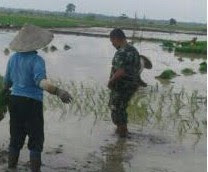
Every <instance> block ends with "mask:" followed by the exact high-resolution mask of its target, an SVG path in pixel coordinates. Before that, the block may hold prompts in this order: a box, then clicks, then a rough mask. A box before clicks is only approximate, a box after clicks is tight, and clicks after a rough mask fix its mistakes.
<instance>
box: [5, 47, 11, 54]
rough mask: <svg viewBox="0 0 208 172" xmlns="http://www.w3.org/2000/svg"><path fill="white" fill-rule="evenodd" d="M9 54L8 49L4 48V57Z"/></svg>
mask: <svg viewBox="0 0 208 172" xmlns="http://www.w3.org/2000/svg"><path fill="white" fill-rule="evenodd" d="M9 53H10V51H9V49H8V48H5V49H4V54H5V55H6V56H8V55H9Z"/></svg>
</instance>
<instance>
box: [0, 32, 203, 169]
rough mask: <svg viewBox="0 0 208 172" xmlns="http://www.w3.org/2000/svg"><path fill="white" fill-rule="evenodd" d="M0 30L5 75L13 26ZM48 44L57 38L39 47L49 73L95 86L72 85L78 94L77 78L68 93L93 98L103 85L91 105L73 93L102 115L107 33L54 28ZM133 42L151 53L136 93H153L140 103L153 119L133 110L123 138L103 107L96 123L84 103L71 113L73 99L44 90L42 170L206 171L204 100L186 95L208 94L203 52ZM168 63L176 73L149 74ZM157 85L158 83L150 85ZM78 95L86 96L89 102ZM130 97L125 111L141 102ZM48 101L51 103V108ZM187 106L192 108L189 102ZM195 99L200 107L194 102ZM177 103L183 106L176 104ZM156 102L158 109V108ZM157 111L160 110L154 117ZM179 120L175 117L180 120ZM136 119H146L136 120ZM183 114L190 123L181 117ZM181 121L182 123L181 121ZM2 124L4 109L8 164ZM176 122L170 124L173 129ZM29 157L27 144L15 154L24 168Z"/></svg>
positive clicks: (1, 154)
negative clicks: (168, 76)
mask: <svg viewBox="0 0 208 172" xmlns="http://www.w3.org/2000/svg"><path fill="white" fill-rule="evenodd" d="M0 33H1V34H0V47H1V48H0V61H1V63H0V74H2V75H3V74H4V72H5V69H6V64H7V61H8V59H9V56H6V55H4V53H3V51H4V48H6V47H7V46H8V43H9V42H10V41H11V39H12V38H13V36H14V35H15V34H14V33H13V32H0ZM178 37H180V35H179V36H178ZM180 38H181V37H180ZM65 44H67V45H69V46H70V47H71V49H70V50H68V51H65V50H64V49H63V47H64V45H65ZM51 45H55V46H56V47H57V48H58V50H57V51H54V52H50V51H49V52H48V53H45V52H44V51H42V50H40V51H39V53H40V55H42V56H43V57H44V59H45V61H46V67H47V71H48V77H49V78H52V79H55V80H59V81H61V82H64V83H66V84H69V83H71V81H73V82H74V81H76V82H77V83H79V81H82V82H84V83H88V84H91V85H93V86H94V87H89V89H84V88H82V90H81V91H80V90H79V89H78V91H77V92H78V93H77V92H76V88H81V87H82V86H80V85H79V84H78V86H79V87H78V86H77V85H75V87H73V88H72V87H69V88H68V87H67V88H68V89H69V91H72V89H75V91H73V94H74V95H75V94H76V95H79V96H83V97H85V94H88V96H92V97H93V96H96V95H97V94H93V91H97V89H96V88H100V87H102V88H103V90H104V92H103V93H102V94H103V95H102V96H104V97H103V98H102V99H99V98H97V97H93V98H95V100H96V103H97V106H96V105H94V107H93V106H92V105H91V104H88V103H90V101H89V102H87V99H82V98H80V99H79V98H77V103H76V104H78V103H79V104H80V105H83V106H84V107H85V108H86V107H88V110H89V106H90V105H91V106H92V107H90V108H92V110H93V113H95V112H96V113H97V116H100V114H99V110H100V109H99V108H98V104H99V106H100V107H105V106H106V101H107V98H108V91H107V88H106V84H107V81H108V77H109V73H110V68H111V60H112V57H113V54H114V53H115V49H114V48H113V47H112V45H111V43H110V41H109V39H107V38H93V37H84V36H73V35H55V39H54V41H53V42H52V43H51ZM135 46H136V47H137V48H138V50H139V52H140V53H141V54H143V55H146V56H147V57H149V58H150V59H151V61H152V63H153V69H152V70H144V72H143V73H142V78H143V80H144V81H145V82H147V83H148V85H149V86H148V87H147V88H145V89H142V90H140V92H143V93H144V95H143V97H145V96H146V97H148V98H149V99H148V100H151V101H149V103H148V104H145V107H146V105H152V108H153V110H155V112H154V114H157V115H156V117H157V118H155V116H152V115H151V113H148V115H147V116H144V118H145V120H144V119H143V118H142V116H139V118H138V119H139V120H138V119H137V117H135V116H130V124H129V131H130V133H131V134H130V135H129V137H128V138H127V139H121V138H118V137H117V136H116V135H115V134H114V126H113V124H112V123H111V121H110V118H109V116H110V114H109V111H108V110H106V111H105V113H106V114H105V115H106V116H107V117H104V118H102V120H100V119H97V121H96V122H95V116H94V115H92V114H91V112H90V110H89V111H86V109H87V108H86V109H84V111H83V114H81V112H80V111H78V113H75V111H73V110H71V109H73V108H74V107H72V105H69V106H67V107H65V106H63V105H62V104H61V103H58V101H57V100H56V101H54V99H53V97H52V96H49V99H47V98H46V100H45V106H46V109H45V148H44V152H43V167H42V170H43V172H55V171H58V172H68V171H81V172H85V171H89V172H92V171H102V172H138V171H141V172H196V171H200V172H204V171H205V170H206V131H204V130H203V126H202V127H201V125H202V122H203V120H204V123H205V124H204V125H205V126H206V102H204V99H203V100H202V101H203V102H202V103H199V104H198V103H193V102H192V101H190V102H189V101H188V100H189V98H190V97H191V96H190V95H191V94H192V93H193V92H194V91H195V90H197V91H198V94H197V96H199V97H206V91H207V90H206V77H207V75H206V74H201V73H199V71H198V68H199V64H200V63H201V62H203V61H205V59H206V57H204V56H202V55H193V54H192V55H190V54H174V53H173V52H171V53H170V52H167V51H164V50H163V49H162V47H161V46H160V43H152V42H140V43H136V44H135ZM186 67H189V68H193V69H194V71H195V72H196V74H195V75H192V76H188V77H185V76H183V74H181V70H182V69H183V68H186ZM167 68H171V69H173V70H174V71H176V72H177V73H178V74H179V75H180V76H177V77H176V78H174V79H173V80H171V81H170V82H169V83H164V82H161V81H158V80H156V79H155V76H158V75H159V74H160V73H161V72H162V71H163V70H165V69H167ZM155 85H156V87H155ZM69 86H71V85H69ZM95 87H96V88H95ZM157 87H158V89H156V88H157ZM172 87H173V89H172V91H171V94H167V93H166V94H163V93H164V92H165V90H166V92H167V90H169V88H172ZM152 88H154V89H156V91H155V90H152ZM182 89H183V90H185V92H186V93H187V94H188V95H189V96H187V97H188V98H186V97H185V95H184V97H183V99H177V98H178V97H177V95H178V94H179V93H180V92H181V90H182ZM87 90H88V91H87ZM98 90H99V89H98ZM150 91H152V93H150ZM89 92H90V93H89ZM101 92H102V91H101ZM145 92H147V94H146V93H145ZM99 93H100V92H99ZM176 93H177V94H176ZM139 94H140V93H139V92H138V95H139ZM161 95H164V97H162V96H161ZM181 95H182V93H181V94H180V96H181ZM46 97H47V94H46ZM92 97H91V98H92ZM96 98H97V99H96ZM193 98H194V96H193ZM195 98H196V97H195ZM172 99H173V100H172ZM83 100H84V101H85V100H86V102H87V103H86V102H83ZM141 100H142V98H141ZM170 100H171V101H170ZM176 100H181V101H183V103H185V106H183V105H182V104H178V103H177V101H176ZM194 100H195V99H194ZM50 101H51V103H50ZM132 102H133V103H132V104H133V105H131V106H130V109H129V110H130V111H131V112H137V108H138V109H141V108H140V107H143V104H140V103H145V102H140V99H139V100H138V102H139V103H137V97H136V96H135V98H134V99H133V100H132ZM151 103H152V104H151ZM179 103H180V101H179ZM76 104H75V105H76ZM53 105H55V106H57V107H53ZM163 105H164V108H163ZM189 105H190V106H191V107H192V108H196V110H195V109H191V108H190V109H189ZM50 106H52V107H53V108H54V109H53V108H51V107H50ZM137 106H138V107H137ZM160 106H161V108H160ZM198 106H199V108H197V107H198ZM48 107H50V108H48ZM135 107H137V108H136V111H135V110H134V108H135ZM148 107H149V106H148ZM180 107H185V108H184V109H182V110H180ZM65 108H66V109H65ZM75 108H77V107H75ZM161 109H162V111H160V110H161ZM65 110H66V111H65ZM81 110H83V109H81ZM104 110H105V109H104ZM142 110H144V108H142V109H141V112H142ZM168 110H170V111H168ZM177 110H178V111H177ZM189 110H190V112H189ZM191 110H193V111H191ZM176 111H177V113H176ZM144 112H145V111H144ZM169 112H170V114H169ZM172 112H173V114H172ZM100 113H101V112H100ZM160 114H163V115H164V116H160ZM191 114H192V115H191ZM177 115H178V116H177ZM146 118H147V119H146ZM204 118H205V119H204ZM178 119H181V120H179V121H178ZM136 120H138V121H136ZM140 120H144V121H142V122H141V121H140ZM174 120H175V121H174ZM184 120H187V121H188V122H189V123H188V122H184ZM147 121H148V122H147ZM181 121H182V123H180V122H181ZM174 122H175V123H174ZM178 122H179V123H178ZM197 122H199V124H200V128H199V129H200V131H202V134H200V133H198V134H196V133H195V134H194V133H192V132H191V131H192V130H190V131H189V130H188V132H186V133H185V134H184V135H182V137H181V135H180V134H178V129H179V131H180V129H181V130H183V129H184V128H183V127H184V126H185V127H188V126H189V125H190V124H193V126H195V125H196V124H198V123H197ZM8 123H9V117H8V115H7V117H6V118H5V119H4V120H3V121H1V123H0V131H1V135H0V171H6V162H7V160H6V157H7V145H8V141H9V132H8V131H9V125H8ZM184 123H185V124H187V125H185V124H184ZM169 124H170V125H169ZM174 124H175V125H176V127H175V128H174ZM153 126H154V127H153ZM155 126H156V127H155ZM168 126H169V127H168ZM185 129H186V128H185ZM193 131H195V130H193ZM197 131H198V130H197ZM182 134H183V133H182ZM27 161H28V150H27V147H26V145H25V147H24V149H23V151H22V154H21V157H20V163H19V167H18V170H19V171H28V163H27Z"/></svg>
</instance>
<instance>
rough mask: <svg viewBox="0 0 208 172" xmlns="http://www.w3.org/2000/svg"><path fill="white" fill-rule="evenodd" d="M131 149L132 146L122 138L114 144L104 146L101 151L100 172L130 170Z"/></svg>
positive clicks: (123, 171)
mask: <svg viewBox="0 0 208 172" xmlns="http://www.w3.org/2000/svg"><path fill="white" fill-rule="evenodd" d="M133 149H134V147H133V145H130V144H129V143H128V142H127V139H124V138H118V139H117V141H116V142H115V143H114V144H110V145H107V146H105V147H104V148H103V149H102V153H103V157H104V162H103V165H102V170H101V171H102V172H106V171H108V172H116V171H119V172H125V171H126V169H127V168H128V169H131V163H130V160H131V159H132V158H133V153H134V151H133ZM128 171H129V170H128Z"/></svg>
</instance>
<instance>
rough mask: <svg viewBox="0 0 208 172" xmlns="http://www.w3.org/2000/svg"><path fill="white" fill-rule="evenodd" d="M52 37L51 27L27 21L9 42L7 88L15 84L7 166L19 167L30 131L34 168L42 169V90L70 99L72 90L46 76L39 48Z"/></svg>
mask: <svg viewBox="0 0 208 172" xmlns="http://www.w3.org/2000/svg"><path fill="white" fill-rule="evenodd" d="M52 39H53V34H52V33H50V32H49V31H47V30H45V29H42V28H40V27H37V26H33V25H25V26H23V27H22V29H21V30H20V31H19V32H18V34H17V35H16V37H15V38H14V40H13V41H12V42H11V43H10V49H12V50H14V51H15V52H16V53H14V54H13V55H12V56H11V58H10V59H9V61H8V64H7V69H6V74H5V77H4V89H5V90H6V91H7V90H9V89H10V88H12V92H11V102H10V105H9V112H10V145H9V158H8V167H9V168H16V166H17V163H18V158H19V153H20V150H21V148H22V147H23V145H24V142H25V137H26V136H27V135H28V137H29V140H28V148H29V150H30V164H31V170H32V172H39V171H40V166H41V152H42V149H43V142H44V129H43V125H44V120H43V103H42V101H43V90H46V91H47V92H49V93H51V94H53V95H57V96H58V97H59V98H60V99H61V100H62V102H64V103H69V102H71V100H72V98H71V96H70V94H69V93H68V92H67V91H65V90H62V89H60V88H58V87H55V86H54V85H52V84H51V83H50V82H49V80H47V78H46V69H45V61H44V59H43V58H42V57H40V56H39V55H38V53H37V51H36V50H38V49H41V48H44V47H45V46H46V45H47V44H49V43H50V42H51V41H52Z"/></svg>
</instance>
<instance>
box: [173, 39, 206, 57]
mask: <svg viewBox="0 0 208 172" xmlns="http://www.w3.org/2000/svg"><path fill="white" fill-rule="evenodd" d="M175 52H182V53H197V54H207V42H206V41H198V42H196V43H195V44H192V43H191V42H184V43H181V44H180V45H178V46H176V48H175Z"/></svg>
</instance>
